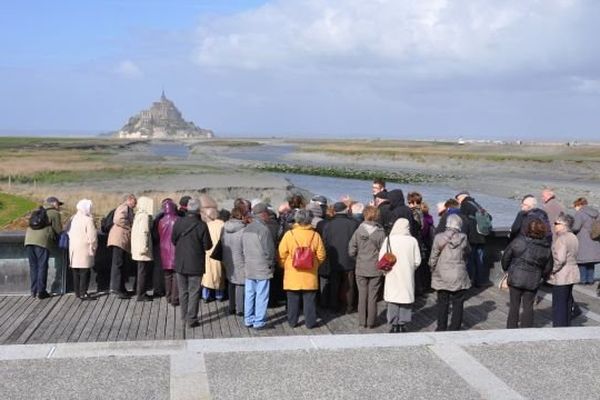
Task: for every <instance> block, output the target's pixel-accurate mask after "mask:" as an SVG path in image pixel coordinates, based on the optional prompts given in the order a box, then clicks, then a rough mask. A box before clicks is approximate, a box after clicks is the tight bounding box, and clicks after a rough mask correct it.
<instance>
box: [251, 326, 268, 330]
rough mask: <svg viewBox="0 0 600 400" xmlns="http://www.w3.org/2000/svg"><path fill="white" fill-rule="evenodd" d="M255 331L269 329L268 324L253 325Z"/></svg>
mask: <svg viewBox="0 0 600 400" xmlns="http://www.w3.org/2000/svg"><path fill="white" fill-rule="evenodd" d="M253 328H254V330H255V331H264V330H265V329H269V326H268V325H261V326H255V327H253Z"/></svg>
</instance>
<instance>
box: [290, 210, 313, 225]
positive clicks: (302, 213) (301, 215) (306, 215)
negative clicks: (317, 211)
mask: <svg viewBox="0 0 600 400" xmlns="http://www.w3.org/2000/svg"><path fill="white" fill-rule="evenodd" d="M312 219H313V213H312V211H310V210H305V209H299V210H297V211H296V214H294V221H295V222H296V223H297V224H300V225H310V223H311V222H312Z"/></svg>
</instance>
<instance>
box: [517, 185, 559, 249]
mask: <svg viewBox="0 0 600 400" xmlns="http://www.w3.org/2000/svg"><path fill="white" fill-rule="evenodd" d="M534 218H536V219H540V220H542V222H543V223H544V224H545V225H546V229H547V236H546V239H547V240H548V241H549V242H550V243H552V230H551V229H553V228H552V227H551V226H550V221H549V219H548V214H546V211H544V210H542V209H541V208H538V202H537V200H536V198H535V197H534V196H533V195H532V194H528V195H526V196H524V197H523V200H521V211H519V213H518V214H517V216H516V217H515V221H514V222H513V224H512V226H511V228H510V240H511V241H512V240H513V239H515V238H516V237H517V236H524V235H525V234H526V233H527V227H528V226H529V222H531V220H533V219H534Z"/></svg>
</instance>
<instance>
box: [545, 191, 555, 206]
mask: <svg viewBox="0 0 600 400" xmlns="http://www.w3.org/2000/svg"><path fill="white" fill-rule="evenodd" d="M554 196H555V195H554V191H553V190H552V189H550V188H546V189H544V190H542V201H543V202H544V203H546V202H548V201H549V200H551V199H553V198H554Z"/></svg>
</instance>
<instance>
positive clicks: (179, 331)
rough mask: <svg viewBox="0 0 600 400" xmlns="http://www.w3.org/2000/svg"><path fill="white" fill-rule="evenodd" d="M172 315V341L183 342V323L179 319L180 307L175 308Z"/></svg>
mask: <svg viewBox="0 0 600 400" xmlns="http://www.w3.org/2000/svg"><path fill="white" fill-rule="evenodd" d="M174 311H175V312H174V313H173V314H174V315H173V321H172V323H173V339H175V340H183V339H185V337H186V336H185V322H184V321H183V320H182V319H181V317H180V315H181V307H177V308H176V309H175V310H174Z"/></svg>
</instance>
